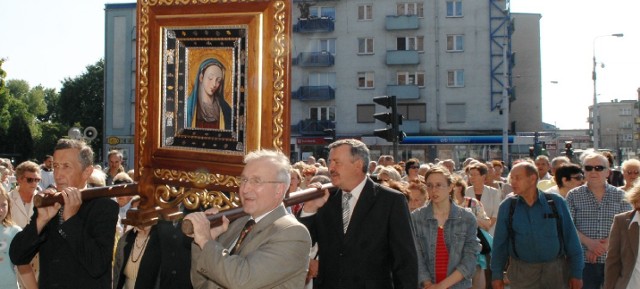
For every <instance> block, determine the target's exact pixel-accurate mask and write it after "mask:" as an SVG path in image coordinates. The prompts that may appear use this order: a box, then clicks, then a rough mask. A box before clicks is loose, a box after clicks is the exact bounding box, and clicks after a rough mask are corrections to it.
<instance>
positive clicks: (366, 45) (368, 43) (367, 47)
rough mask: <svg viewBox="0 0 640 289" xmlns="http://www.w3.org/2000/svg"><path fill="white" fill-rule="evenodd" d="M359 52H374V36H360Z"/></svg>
mask: <svg viewBox="0 0 640 289" xmlns="http://www.w3.org/2000/svg"><path fill="white" fill-rule="evenodd" d="M358 54H373V38H358Z"/></svg>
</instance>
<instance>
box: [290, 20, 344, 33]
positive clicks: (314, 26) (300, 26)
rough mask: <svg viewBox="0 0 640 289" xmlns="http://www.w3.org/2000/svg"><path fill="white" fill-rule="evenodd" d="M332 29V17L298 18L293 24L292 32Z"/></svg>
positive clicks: (326, 30) (314, 31) (328, 30)
mask: <svg viewBox="0 0 640 289" xmlns="http://www.w3.org/2000/svg"><path fill="white" fill-rule="evenodd" d="M333 30H334V23H333V19H331V18H328V17H311V18H298V23H296V24H295V25H293V32H298V33H316V32H332V31H333Z"/></svg>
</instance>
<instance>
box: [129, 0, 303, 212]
mask: <svg viewBox="0 0 640 289" xmlns="http://www.w3.org/2000/svg"><path fill="white" fill-rule="evenodd" d="M290 5H291V2H290V0H286V1H282V0H138V2H137V9H138V12H137V18H138V20H137V26H138V27H137V42H138V43H137V46H138V47H137V58H138V63H137V87H136V92H137V93H136V94H137V95H136V98H137V101H136V105H137V107H136V111H137V118H136V121H137V129H136V139H137V140H136V157H137V162H136V168H135V173H136V180H138V181H139V183H140V184H141V186H140V187H141V188H142V189H141V192H140V193H141V195H146V196H147V197H148V198H147V199H149V200H151V199H152V200H153V201H154V202H155V205H158V206H161V207H163V208H167V207H177V206H179V205H180V203H182V204H184V206H185V207H186V208H187V209H197V208H202V207H210V206H215V207H218V208H220V209H223V210H224V209H229V208H233V207H237V206H239V205H240V200H239V198H238V196H237V193H236V192H237V188H238V180H237V178H236V176H234V175H235V174H239V172H240V171H241V167H242V163H241V162H238V160H239V159H241V158H237V159H233V160H232V162H231V163H227V164H225V163H224V161H225V158H224V157H218V158H215V157H214V158H211V157H209V156H208V155H207V154H206V152H203V153H200V155H198V154H195V153H190V154H189V153H187V154H186V155H188V156H187V158H186V159H182V158H181V157H182V154H183V152H178V151H176V152H173V153H169V154H167V153H166V152H163V153H161V154H157V152H158V149H159V146H158V144H157V142H158V141H157V139H158V136H157V135H158V131H159V129H160V124H159V123H160V118H161V117H160V116H159V113H158V112H159V111H157V110H158V109H159V105H158V100H157V99H156V97H157V96H156V94H157V93H158V86H159V81H158V80H157V78H158V76H156V75H155V74H156V70H155V68H156V66H157V65H159V62H161V58H162V53H160V52H158V51H156V50H159V46H160V44H159V43H158V41H159V40H158V34H159V33H160V32H159V30H160V29H162V27H161V25H160V24H158V19H160V18H162V17H165V18H166V17H171V16H175V15H178V16H182V15H185V16H187V17H190V19H195V18H197V17H199V16H198V15H204V16H211V15H214V12H213V11H214V10H215V15H225V13H226V14H228V15H226V16H227V17H232V16H229V15H245V14H246V15H260V17H261V18H260V19H262V20H260V21H259V25H258V26H259V27H257V29H258V32H259V33H258V34H260V35H264V39H263V40H262V41H263V42H264V43H263V45H264V46H263V47H264V49H263V50H264V51H256V52H254V53H256V55H257V57H255V58H256V59H255V60H253V61H256V62H259V61H261V63H260V64H259V65H260V66H261V67H262V68H261V69H262V71H263V72H271V75H267V74H264V76H263V77H264V84H262V85H263V86H260V87H259V88H258V89H259V90H261V93H260V95H261V96H260V97H261V98H262V99H259V98H258V97H257V99H253V100H252V101H253V102H255V103H260V104H261V105H260V107H259V108H258V110H259V111H261V113H259V114H260V116H259V117H258V116H256V117H257V118H258V120H259V121H256V122H254V126H255V124H258V125H257V126H258V127H253V128H250V129H254V130H256V131H257V132H255V134H256V135H257V137H256V144H254V145H253V147H248V148H247V150H253V149H256V148H269V149H276V150H280V151H283V152H285V153H288V150H289V148H288V141H289V140H288V138H289V131H288V128H287V127H288V126H289V120H288V116H287V115H288V113H289V111H288V110H289V104H288V100H287V93H285V91H288V90H290V87H289V81H288V79H289V77H290V76H289V75H288V73H289V67H288V66H289V63H290V60H289V33H290V26H291V23H289V21H290V20H289V17H290V9H291V8H290V7H289V6H290ZM212 6H215V7H214V8H215V9H213V7H212ZM227 11H228V13H227ZM245 12H246V13H245ZM239 21H240V20H239ZM240 24H243V23H240ZM186 25H187V26H188V24H186ZM254 36H255V35H254ZM156 58H157V59H156ZM251 73H254V74H257V72H256V71H252V72H251ZM150 74H154V75H150ZM265 88H266V89H265ZM265 91H266V93H265ZM269 105H270V108H269ZM263 106H267V107H265V108H263ZM199 156H203V157H202V158H199ZM210 159H213V160H214V161H215V162H217V163H216V167H215V168H216V169H215V170H211V169H210V168H209V170H204V171H203V172H200V171H199V170H198V169H197V167H198V166H197V165H195V164H192V162H200V163H199V164H198V165H202V163H205V164H206V163H207V162H208V160H210ZM220 160H222V161H220ZM173 164H176V167H175V168H171V166H173ZM218 164H220V166H218ZM218 168H219V170H220V171H217V169H218ZM208 171H213V172H214V173H209V172H208ZM176 183H178V185H176ZM182 183H184V185H182ZM212 185H214V186H216V189H214V190H209V189H208V188H210V187H211V186H212ZM224 187H228V188H229V191H228V192H226V193H227V194H228V195H226V194H225V192H222V191H218V190H217V189H220V188H222V189H223V188H224ZM144 207H149V206H146V205H143V208H144Z"/></svg>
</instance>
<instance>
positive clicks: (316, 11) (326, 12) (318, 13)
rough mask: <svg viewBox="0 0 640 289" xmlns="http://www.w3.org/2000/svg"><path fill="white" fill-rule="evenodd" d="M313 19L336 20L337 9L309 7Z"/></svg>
mask: <svg viewBox="0 0 640 289" xmlns="http://www.w3.org/2000/svg"><path fill="white" fill-rule="evenodd" d="M309 15H310V16H311V17H326V18H329V19H331V20H335V19H336V7H323V6H312V7H309Z"/></svg>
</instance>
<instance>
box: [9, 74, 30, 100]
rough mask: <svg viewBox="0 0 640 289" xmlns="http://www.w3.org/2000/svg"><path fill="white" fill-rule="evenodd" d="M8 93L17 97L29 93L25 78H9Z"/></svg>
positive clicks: (20, 97) (22, 96) (19, 97)
mask: <svg viewBox="0 0 640 289" xmlns="http://www.w3.org/2000/svg"><path fill="white" fill-rule="evenodd" d="M7 89H8V90H9V94H11V96H13V97H14V98H17V99H24V98H25V97H26V96H27V94H28V93H29V83H28V82H27V81H26V80H20V79H11V80H8V81H7Z"/></svg>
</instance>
